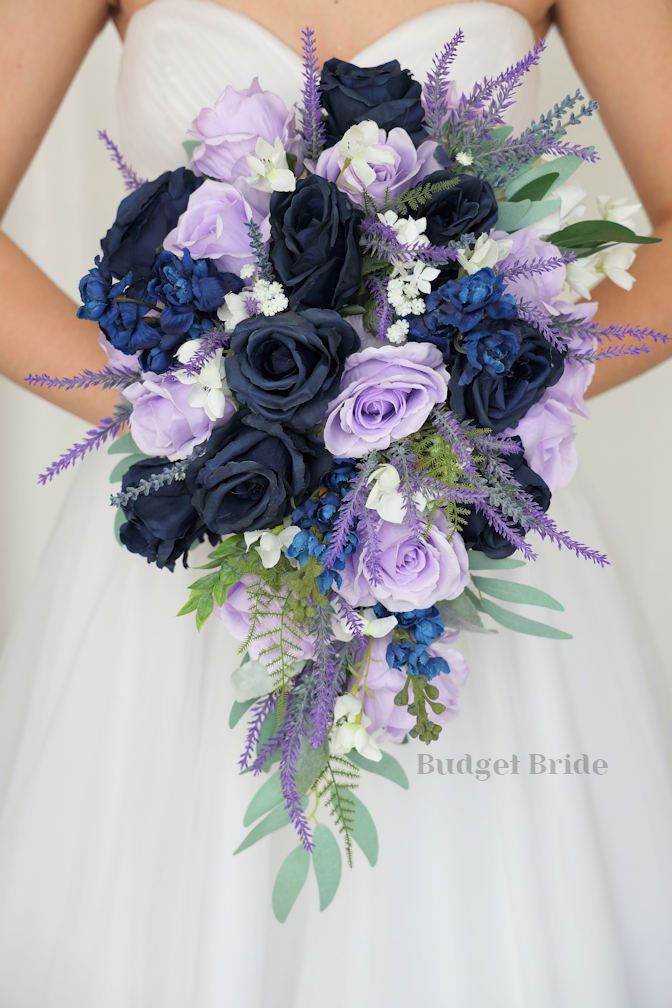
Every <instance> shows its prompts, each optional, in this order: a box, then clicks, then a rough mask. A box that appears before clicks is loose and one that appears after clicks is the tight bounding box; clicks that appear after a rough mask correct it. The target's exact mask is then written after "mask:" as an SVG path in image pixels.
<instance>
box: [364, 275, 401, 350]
mask: <svg viewBox="0 0 672 1008" xmlns="http://www.w3.org/2000/svg"><path fill="white" fill-rule="evenodd" d="M366 287H367V290H368V291H369V293H370V294H371V296H372V298H373V301H374V304H375V306H376V313H375V323H376V337H377V338H378V339H379V340H385V339H386V336H387V330H388V329H389V328H390V326H391V325H392V320H393V319H394V311H393V310H392V305H391V304H390V302H389V301H388V299H387V280H383V279H381V278H380V277H369V279H368V280H367V281H366Z"/></svg>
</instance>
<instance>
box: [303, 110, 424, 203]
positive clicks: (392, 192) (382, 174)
mask: <svg viewBox="0 0 672 1008" xmlns="http://www.w3.org/2000/svg"><path fill="white" fill-rule="evenodd" d="M435 150H436V144H435V143H434V142H433V141H432V140H425V141H424V142H423V143H421V144H420V146H419V147H418V148H417V149H416V147H415V146H414V144H413V141H412V140H411V138H410V136H409V135H408V133H407V132H406V130H404V129H401V127H399V126H395V127H394V129H391V130H390V132H389V133H387V134H386V133H385V130H383V129H379V130H378V143H377V145H374V146H372V147H371V148H369V153H368V156H367V157H366V162H365V164H366V165H367V166H368V168H369V172H367V174H368V176H369V177H368V178H362V177H361V175H360V174H358V171H357V162H355V163H354V164H353V163H352V162H351V163H350V164H349V165H348V167H347V168H346V169H345V171H343V168H344V166H345V163H346V160H351V159H350V157H349V155H348V152H347V150H346V145H345V144H344V143H343V141H340V142H339V143H337V144H335V145H334V146H333V147H329V148H327V150H325V151H323V152H322V153H321V154H320V156H319V158H318V161H317V164H316V165H315V174H316V175H321V176H322V177H323V178H326V179H328V180H329V181H330V182H336V184H337V185H338V188H339V189H341V190H342V191H343V192H344V193H346V194H347V195H348V196H349V197H350V199H351V200H352V201H353V203H359V204H361V203H362V202H363V196H362V192H363V190H366V191H367V193H368V194H369V195H370V196H371V197H373V199H374V200H376V202H378V203H382V202H383V200H384V199H385V197H386V194H387V195H388V198H390V199H396V197H397V196H398V195H400V193H402V192H403V191H404V190H405V189H410V188H411V187H412V186H414V185H415V184H416V182H419V181H421V180H422V179H423V178H425V176H426V175H429V174H430V172H432V171H435V169H436V168H438V167H440V166H439V165H438V163H437V162H436V161H435V159H434V152H435ZM381 152H382V157H381ZM363 163H364V162H363ZM372 175H373V181H371V176H372Z"/></svg>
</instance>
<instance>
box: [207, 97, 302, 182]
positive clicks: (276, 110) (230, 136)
mask: <svg viewBox="0 0 672 1008" xmlns="http://www.w3.org/2000/svg"><path fill="white" fill-rule="evenodd" d="M189 135H190V136H192V137H194V138H195V139H196V140H200V143H199V144H198V146H197V147H195V148H194V152H193V154H192V155H191V167H192V168H193V169H194V171H195V172H196V173H197V174H199V175H209V176H210V177H211V178H214V179H217V180H219V181H220V182H229V183H232V184H233V183H235V182H237V181H238V180H239V179H241V178H245V177H246V176H247V175H249V174H250V167H249V164H248V161H247V155H248V154H251V155H254V153H255V149H256V144H257V140H258V139H259V138H260V137H261V139H262V140H266V141H267V142H268V143H270V144H273V143H274V142H275V140H278V139H279V140H280V141H281V142H282V145H283V147H284V148H285V150H292V149H294V148H295V147H296V143H297V134H296V129H295V127H294V116H293V115H292V113H291V112H290V111H289V109H288V108H287V106H286V105H285V103H284V101H283V100H282V98H280V97H279V96H278V95H276V94H274V93H273V92H272V91H263V90H262V88H261V87H260V85H259V79H258V78H257V77H255V78H254V80H253V81H252V83H251V85H250V86H249V88H245V89H244V90H242V91H237V90H236V89H235V88H233V87H230V86H229V87H227V88H225V89H224V92H223V93H222V94H221V95H220V97H219V98H218V99H217V101H216V102H215V104H214V106H213V107H212V108H204V109H202V110H201V112H199V114H198V115H197V117H196V118H195V119H194V122H193V125H192V128H191V130H190V132H189Z"/></svg>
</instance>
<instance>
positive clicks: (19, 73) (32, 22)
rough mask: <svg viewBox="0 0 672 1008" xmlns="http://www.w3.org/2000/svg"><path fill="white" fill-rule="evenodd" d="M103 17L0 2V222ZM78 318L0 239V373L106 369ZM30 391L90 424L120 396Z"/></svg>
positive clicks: (70, 0) (82, 8) (90, 326)
mask: <svg viewBox="0 0 672 1008" xmlns="http://www.w3.org/2000/svg"><path fill="white" fill-rule="evenodd" d="M107 16H108V8H107V5H106V4H105V3H104V2H103V0H49V2H48V3H44V2H42V0H3V2H2V3H1V4H0V60H1V64H0V65H2V68H3V71H4V83H3V95H2V115H1V116H0V150H2V159H1V161H0V218H1V217H2V216H3V215H4V213H5V211H6V209H7V206H8V205H9V202H10V200H11V198H12V196H13V194H14V191H15V189H16V187H17V186H18V184H19V182H20V181H21V178H22V176H23V174H24V172H25V171H26V169H27V167H28V165H29V164H30V162H31V160H32V158H33V155H34V154H35V151H36V150H37V148H38V146H39V144H40V141H41V140H42V137H43V136H44V134H45V132H46V130H47V127H48V126H49V123H50V122H51V120H52V118H53V116H54V114H55V112H56V110H57V108H58V106H59V104H60V102H61V99H62V98H63V96H64V94H65V92H66V90H67V88H68V85H69V84H70V81H71V80H72V78H73V77H74V75H75V73H76V71H77V68H78V67H79V65H80V63H81V62H82V60H83V59H84V56H85V55H86V53H87V50H88V49H89V46H90V45H91V43H92V42H93V40H94V38H95V37H96V35H97V34H98V32H99V31H100V30H101V28H102V27H103V25H104V24H105V21H106V19H107ZM72 156H73V157H75V156H76V154H73V155H72ZM54 199H58V193H56V192H55V193H54ZM63 237H64V241H67V240H68V236H67V235H64V236H63ZM75 311H76V306H75V305H74V304H73V303H72V301H71V300H70V299H69V298H68V297H66V296H65V294H63V292H62V291H61V290H59V289H58V287H56V285H55V284H54V283H52V281H51V280H50V279H49V278H48V277H47V276H45V274H44V273H43V272H42V271H41V270H40V269H38V267H37V266H36V265H35V264H34V263H33V262H31V260H30V259H29V258H28V257H27V256H26V255H25V254H24V253H23V252H22V251H21V250H20V249H19V248H17V246H16V245H15V244H14V243H13V242H11V241H10V239H9V238H8V237H7V236H6V235H4V234H2V233H1V232H0V372H2V373H3V374H5V375H6V376H7V377H9V378H11V379H12V380H13V381H16V382H18V383H22V382H23V379H24V378H25V376H26V375H27V374H28V372H30V371H33V372H35V371H38V372H42V371H46V372H47V373H48V374H55V375H70V374H76V373H77V372H78V371H81V370H83V369H84V368H91V369H98V368H100V367H103V366H104V365H105V362H106V361H105V355H104V353H103V351H102V350H101V349H100V347H99V346H98V333H97V327H96V325H95V324H94V323H92V322H84V321H80V320H79V319H77V317H76V315H75ZM35 391H37V393H38V394H39V395H42V396H44V397H45V398H48V399H50V400H52V401H53V402H55V403H58V404H59V405H61V406H64V407H65V408H66V409H68V410H70V411H71V412H73V413H77V414H78V415H80V416H82V417H84V418H85V419H87V420H91V421H96V420H98V419H100V417H102V416H105V415H107V414H109V412H110V410H111V407H112V405H113V403H114V402H115V400H116V399H117V396H116V394H115V393H111V392H101V391H100V390H98V389H91V390H89V391H83V392H82V391H80V392H62V391H59V390H58V389H52V390H44V389H36V390H35Z"/></svg>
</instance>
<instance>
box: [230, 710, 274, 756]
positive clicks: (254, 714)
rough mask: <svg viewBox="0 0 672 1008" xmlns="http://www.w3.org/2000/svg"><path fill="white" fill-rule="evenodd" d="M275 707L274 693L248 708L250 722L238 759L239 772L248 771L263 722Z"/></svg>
mask: <svg viewBox="0 0 672 1008" xmlns="http://www.w3.org/2000/svg"><path fill="white" fill-rule="evenodd" d="M275 705H276V697H275V694H274V693H269V694H268V696H265V697H260V698H259V699H258V700H255V702H254V703H253V704H252V706H251V708H250V720H249V722H248V725H247V731H246V732H245V745H244V747H243V751H242V753H241V754H240V757H239V759H238V766H239V767H240V769H241V770H247V769H249V766H250V761H251V759H252V757H253V755H254V753H255V750H256V748H257V742H258V741H259V736H260V735H261V729H262V728H263V726H264V721H265V720H266V718H267V717H268V715H269V714H270V713H271V711H272V710H274V709H275Z"/></svg>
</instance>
